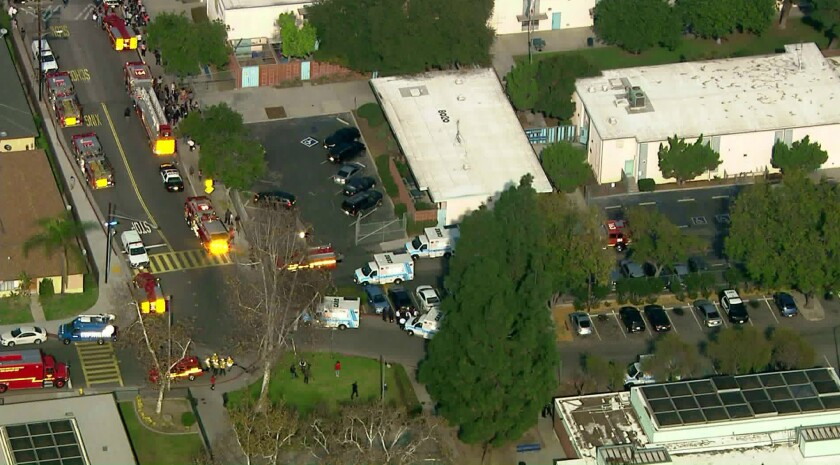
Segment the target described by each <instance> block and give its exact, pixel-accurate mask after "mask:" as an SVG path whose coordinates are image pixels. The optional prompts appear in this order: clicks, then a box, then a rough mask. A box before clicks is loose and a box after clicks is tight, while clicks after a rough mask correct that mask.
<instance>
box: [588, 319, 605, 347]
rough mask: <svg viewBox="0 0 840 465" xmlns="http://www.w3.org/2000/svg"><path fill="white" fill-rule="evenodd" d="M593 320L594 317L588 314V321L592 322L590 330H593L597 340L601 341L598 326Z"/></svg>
mask: <svg viewBox="0 0 840 465" xmlns="http://www.w3.org/2000/svg"><path fill="white" fill-rule="evenodd" d="M595 320H596V318H592V315H589V321H591V322H592V330H593V331H595V335H596V336H598V340H599V341H603V339H601V333H599V332H598V327H597V326H595Z"/></svg>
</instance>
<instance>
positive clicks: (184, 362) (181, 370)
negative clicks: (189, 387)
mask: <svg viewBox="0 0 840 465" xmlns="http://www.w3.org/2000/svg"><path fill="white" fill-rule="evenodd" d="M203 374H204V369H203V368H202V367H201V361H199V360H198V357H196V356H195V355H187V356H186V357H184V358H182V359H181V360H178V361H177V362H175V364H174V365H172V369H171V370H169V377H170V378H171V379H172V381H178V380H179V379H184V378H186V379H188V380H190V381H192V380H194V379H195V378H196V377H197V376H202V375H203ZM149 381H150V382H151V383H152V384H157V382H158V381H160V377H159V376H158V372H157V370H149Z"/></svg>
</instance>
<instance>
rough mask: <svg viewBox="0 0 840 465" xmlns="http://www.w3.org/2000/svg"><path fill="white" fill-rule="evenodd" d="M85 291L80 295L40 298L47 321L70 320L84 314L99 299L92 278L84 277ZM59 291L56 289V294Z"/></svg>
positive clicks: (96, 287) (96, 285) (87, 275)
mask: <svg viewBox="0 0 840 465" xmlns="http://www.w3.org/2000/svg"><path fill="white" fill-rule="evenodd" d="M84 287H85V291H84V292H82V293H81V294H64V295H59V294H56V295H52V296H49V297H41V306H42V307H44V315H45V316H46V317H47V320H61V319H64V318H72V317H74V316H76V315H79V314H80V313H84V312H86V311H87V310H88V309H89V308H90V307H93V305H94V304H95V303H96V301H97V299H99V286H98V284H97V283H96V282H95V281H94V280H93V276H92V275H89V274H86V275H85V284H84ZM58 291H59V290H58V289H56V292H58Z"/></svg>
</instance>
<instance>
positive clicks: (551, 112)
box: [534, 53, 600, 121]
mask: <svg viewBox="0 0 840 465" xmlns="http://www.w3.org/2000/svg"><path fill="white" fill-rule="evenodd" d="M599 73H600V69H598V67H596V66H595V65H593V64H592V63H590V62H589V61H588V60H587V59H586V58H585V57H584V56H583V55H580V54H578V53H572V54H563V55H555V56H552V57H549V58H546V59H545V60H541V61H540V63H539V67H538V68H537V83H538V86H539V89H540V93H539V98H538V99H537V103H536V105H534V110H535V111H539V112H542V113H544V114H545V115H546V116H550V117H553V118H557V119H560V120H563V121H568V120H570V119H571V117H572V115H573V114H574V113H575V103H574V102H573V101H572V94H573V93H574V91H575V81H576V80H577V79H579V78H584V77H591V76H596V75H598V74H599Z"/></svg>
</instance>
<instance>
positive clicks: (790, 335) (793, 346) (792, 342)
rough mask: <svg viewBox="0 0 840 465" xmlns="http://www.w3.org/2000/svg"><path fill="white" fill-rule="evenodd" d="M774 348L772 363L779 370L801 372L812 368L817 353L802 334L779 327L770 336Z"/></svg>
mask: <svg viewBox="0 0 840 465" xmlns="http://www.w3.org/2000/svg"><path fill="white" fill-rule="evenodd" d="M770 343H771V344H772V346H773V353H772V357H771V362H772V364H773V367H774V368H776V369H778V370H800V369H805V368H812V367H813V366H814V362H816V360H817V352H816V351H815V350H814V346H812V345H811V344H810V343H808V341H806V340H805V338H804V337H802V334H800V333H798V332H796V331H794V330H792V329H790V328H786V327H783V326H782V327H778V328H775V329H774V330H773V333H772V334H771V336H770Z"/></svg>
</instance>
